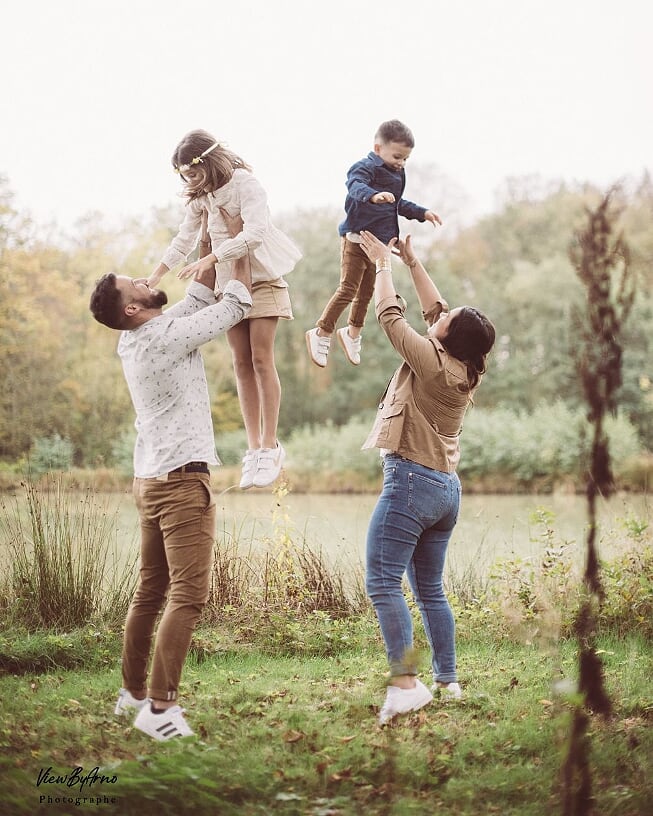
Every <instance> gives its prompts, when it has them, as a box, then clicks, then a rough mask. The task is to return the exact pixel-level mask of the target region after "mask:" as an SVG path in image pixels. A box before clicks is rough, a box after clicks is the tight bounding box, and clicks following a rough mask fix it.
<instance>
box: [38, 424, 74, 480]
mask: <svg viewBox="0 0 653 816" xmlns="http://www.w3.org/2000/svg"><path fill="white" fill-rule="evenodd" d="M72 464H73V445H72V442H71V441H70V440H69V439H64V438H63V437H61V436H59V434H54V435H53V436H43V437H39V438H38V439H35V440H34V442H33V444H32V448H31V450H30V454H29V468H28V469H29V472H30V474H31V475H32V476H40V475H42V474H43V473H49V472H53V471H57V470H69V469H70V468H71V467H72Z"/></svg>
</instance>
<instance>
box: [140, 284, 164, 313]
mask: <svg viewBox="0 0 653 816" xmlns="http://www.w3.org/2000/svg"><path fill="white" fill-rule="evenodd" d="M167 302H168V295H167V294H166V293H165V292H164V291H163V290H162V289H150V294H149V296H148V297H146V298H144V299H143V301H142V305H143V306H145V308H146V309H160V308H161V307H162V306H165V305H166V303H167Z"/></svg>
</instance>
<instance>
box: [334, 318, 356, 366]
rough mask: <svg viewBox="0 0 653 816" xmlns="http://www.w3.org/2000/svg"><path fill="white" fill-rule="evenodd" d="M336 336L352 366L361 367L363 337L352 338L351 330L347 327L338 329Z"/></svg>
mask: <svg viewBox="0 0 653 816" xmlns="http://www.w3.org/2000/svg"><path fill="white" fill-rule="evenodd" d="M336 334H337V335H338V340H339V341H340V345H341V346H342V348H343V351H344V352H345V357H346V358H347V359H348V360H349V362H350V363H351V364H352V365H360V362H361V343H362V338H361V335H360V334H359V335H358V337H351V336H350V334H349V328H348V327H347V326H344V327H343V328H342V329H338V331H337V332H336Z"/></svg>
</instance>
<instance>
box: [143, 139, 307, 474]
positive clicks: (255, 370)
mask: <svg viewBox="0 0 653 816" xmlns="http://www.w3.org/2000/svg"><path fill="white" fill-rule="evenodd" d="M172 166H173V168H174V170H175V172H176V173H179V175H180V176H181V178H182V180H183V182H184V194H185V196H186V198H187V204H186V216H185V218H184V221H183V223H182V224H181V226H180V227H179V232H178V233H177V236H176V237H175V238H174V239H173V241H172V243H171V244H170V246H169V247H168V249H167V250H166V252H165V253H164V255H163V258H162V259H161V263H160V264H159V265H158V266H157V268H156V269H155V270H154V272H153V273H152V275H151V276H150V278H149V279H148V286H150V287H152V288H154V287H155V286H156V285H157V284H158V282H159V281H160V280H161V278H162V277H163V275H165V273H166V272H168V270H170V269H172V268H173V267H175V266H177V265H178V264H179V263H181V262H182V261H185V260H186V257H187V256H188V255H189V254H190V253H191V252H192V251H193V249H194V248H195V247H196V245H197V240H198V235H199V232H200V228H201V223H202V213H203V212H204V211H206V212H207V213H208V231H209V236H210V238H211V246H212V252H211V253H210V254H209V255H206V256H205V257H204V258H201V259H200V260H198V261H195V262H194V263H191V264H188V265H187V266H185V267H184V268H183V269H182V270H181V271H180V272H179V273H178V274H179V277H181V278H188V277H191V276H193V275H195V274H196V273H198V272H200V271H202V270H204V269H206V268H208V267H210V266H211V264H217V266H216V293H217V292H219V291H221V290H222V288H223V287H224V285H225V284H226V282H227V281H228V279H229V277H230V268H229V267H230V264H231V263H232V262H233V261H235V260H236V259H237V258H241V257H243V256H244V255H247V254H248V253H249V260H250V266H251V270H252V302H253V305H252V309H251V311H250V313H249V316H248V318H247V319H245V320H243V321H241V322H240V323H238V324H237V325H236V326H234V327H233V328H232V329H230V330H229V331H228V332H227V339H228V342H229V346H230V348H231V352H232V356H233V362H234V371H235V374H236V386H237V389H238V399H239V401H240V408H241V411H242V414H243V420H244V423H245V431H246V433H247V443H248V449H247V451H246V453H245V456H244V457H243V469H242V477H241V480H240V487H241V488H243V489H247V488H249V487H252V486H254V487H265V486H267V485H269V484H272V482H274V481H275V479H276V478H277V477H278V476H279V473H280V471H281V467H282V465H283V461H284V458H285V452H284V449H283V448H282V446H281V445H280V444H279V442H278V440H277V423H278V419H279V406H280V402H281V384H280V382H279V375H278V373H277V369H276V365H275V360H274V337H275V333H276V329H277V322H278V320H279V318H284V319H286V320H292V317H293V315H292V307H291V304H290V296H289V294H288V284H287V283H286V281H285V280H284V277H283V276H284V275H286V274H287V273H288V272H290V271H291V270H292V269H293V267H294V266H295V264H296V263H297V261H298V260H299V259H300V258H301V253H300V251H299V250H298V249H297V247H296V246H295V245H294V244H293V242H292V241H291V240H290V239H289V238H288V237H287V236H286V235H284V233H282V232H281V231H280V230H279V229H277V228H276V227H275V226H274V224H273V223H272V222H271V221H270V213H269V210H268V206H267V196H266V193H265V190H264V189H263V187H262V186H261V184H260V183H259V182H258V181H257V179H256V178H255V177H254V175H253V174H252V169H251V167H250V166H249V165H248V164H246V163H245V162H244V161H243V159H241V158H240V156H237V155H236V154H235V153H233V152H232V151H231V150H228V149H227V148H226V147H225V146H224V145H222V144H220V143H219V142H218V141H217V140H216V139H214V138H213V136H211V135H210V134H209V133H207V132H206V131H204V130H192V131H191V132H190V133H188V134H187V135H186V136H184V138H183V139H182V140H181V142H180V143H179V144H178V145H177V147H176V149H175V151H174V153H173V155H172ZM222 211H224V212H225V213H227V214H228V216H230V217H237V216H238V215H240V218H241V219H242V229H241V230H240V232H238V233H237V234H236V235H233V236H232V235H231V233H230V230H229V225H228V224H227V223H226V221H225V218H224V217H223V215H222Z"/></svg>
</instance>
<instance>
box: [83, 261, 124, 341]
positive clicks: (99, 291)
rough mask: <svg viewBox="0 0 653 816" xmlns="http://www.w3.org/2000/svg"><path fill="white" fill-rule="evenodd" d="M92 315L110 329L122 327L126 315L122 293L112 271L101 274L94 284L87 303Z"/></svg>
mask: <svg viewBox="0 0 653 816" xmlns="http://www.w3.org/2000/svg"><path fill="white" fill-rule="evenodd" d="M89 309H90V310H91V312H92V314H93V317H94V318H95V319H96V320H97V321H98V323H103V324H104V325H105V326H108V327H109V328H110V329H124V328H125V327H126V322H127V319H126V315H125V310H124V306H123V302H122V295H121V294H120V292H119V290H118V289H117V287H116V276H115V275H114V274H113V272H109V273H108V274H107V275H103V276H102V277H101V278H100V280H99V281H98V282H97V283H96V284H95V289H94V290H93V292H92V293H91V302H90V303H89Z"/></svg>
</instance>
